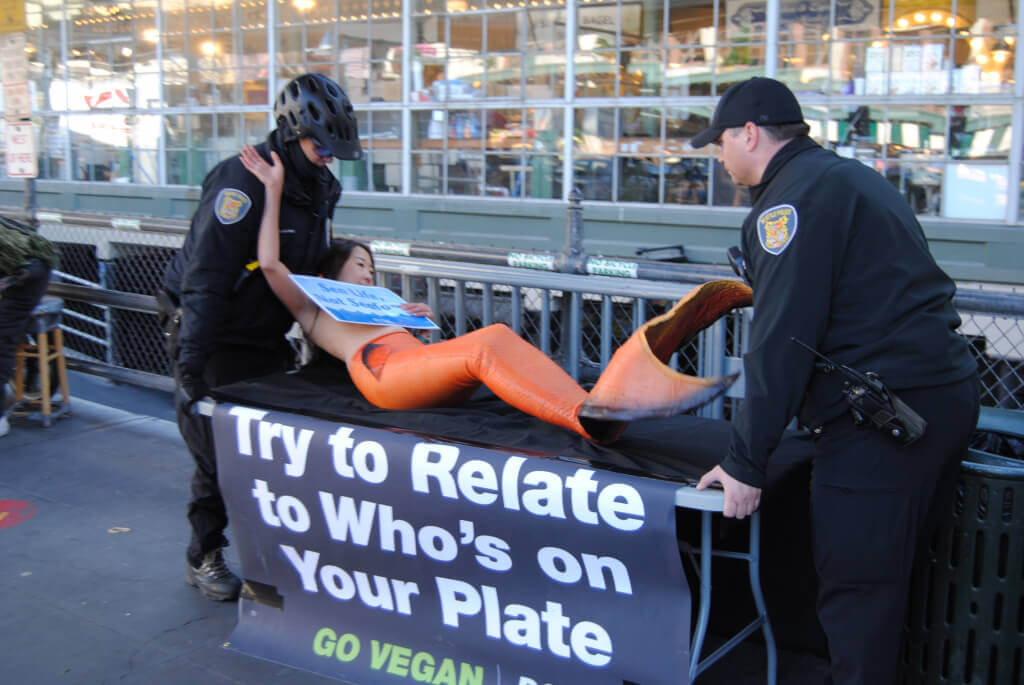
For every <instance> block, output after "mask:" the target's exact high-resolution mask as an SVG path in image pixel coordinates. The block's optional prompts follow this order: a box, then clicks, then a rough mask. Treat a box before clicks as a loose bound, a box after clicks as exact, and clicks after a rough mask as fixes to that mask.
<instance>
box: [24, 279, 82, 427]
mask: <svg viewBox="0 0 1024 685" xmlns="http://www.w3.org/2000/svg"><path fill="white" fill-rule="evenodd" d="M63 309H64V300H62V299H60V298H59V297H53V296H50V295H46V296H44V297H43V299H42V301H41V302H40V303H39V304H38V305H37V306H36V308H35V309H33V310H32V318H31V319H29V323H28V327H27V328H26V330H25V332H26V333H27V334H29V335H31V336H32V337H33V338H34V340H35V343H34V344H33V343H31V342H27V341H26V342H23V343H21V344H20V345H18V350H17V352H16V354H15V364H14V405H13V406H12V407H11V414H12V415H14V416H28V417H29V418H38V419H41V420H42V422H43V425H44V426H47V427H49V426H50V425H51V424H52V423H53V421H54V419H58V418H60V417H61V416H64V415H65V414H69V413H70V412H71V394H70V393H69V392H68V371H67V364H66V362H65V360H64V332H63V331H61V329H60V321H61V312H62V311H63ZM51 335H52V336H53V339H52V341H51V339H50V336H51ZM51 342H52V343H53V346H52V348H51V346H50V343H51ZM26 359H35V360H37V364H38V365H39V399H26V398H25V360H26ZM54 360H56V361H57V379H56V380H57V381H58V382H59V383H60V396H61V401H60V402H52V401H51V399H50V398H51V394H52V393H53V392H54V390H56V388H51V384H52V383H53V380H54V379H52V378H50V362H52V361H54ZM35 407H38V408H39V411H37V412H32V411H31V409H32V408H35Z"/></svg>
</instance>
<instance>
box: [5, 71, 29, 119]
mask: <svg viewBox="0 0 1024 685" xmlns="http://www.w3.org/2000/svg"><path fill="white" fill-rule="evenodd" d="M31 116H32V95H31V93H30V91H29V88H28V83H27V82H26V81H22V82H21V83H10V84H9V83H4V118H5V119H7V121H8V122H11V121H14V122H17V121H18V120H20V119H28V118H29V117H31Z"/></svg>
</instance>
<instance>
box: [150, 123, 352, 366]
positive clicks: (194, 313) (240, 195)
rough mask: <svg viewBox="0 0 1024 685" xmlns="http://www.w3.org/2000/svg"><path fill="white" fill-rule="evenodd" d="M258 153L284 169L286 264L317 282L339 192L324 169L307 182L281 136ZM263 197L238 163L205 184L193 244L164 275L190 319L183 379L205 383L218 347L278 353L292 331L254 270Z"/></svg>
mask: <svg viewBox="0 0 1024 685" xmlns="http://www.w3.org/2000/svg"><path fill="white" fill-rule="evenodd" d="M291 147H294V146H291V145H289V146H288V148H291ZM256 149H257V151H258V152H259V153H260V155H261V156H262V157H263V158H264V159H267V160H269V159H270V150H271V149H273V150H275V151H276V152H277V153H278V156H279V157H280V158H281V160H282V163H283V164H284V165H285V187H284V189H283V192H282V198H281V220H280V227H281V228H280V236H281V252H280V255H281V261H282V262H283V263H284V264H285V265H287V266H288V268H289V269H291V270H292V272H294V273H297V274H313V273H315V271H316V267H317V264H318V263H319V261H320V259H321V258H322V257H323V255H324V254H325V252H326V249H327V246H328V244H329V240H330V222H331V219H332V218H333V215H334V207H335V205H336V204H337V203H338V199H339V198H340V196H341V186H340V185H339V184H338V181H337V179H335V178H334V175H333V174H331V172H330V171H329V170H327V169H326V168H325V169H321V170H320V172H321V173H319V174H318V175H317V176H316V177H315V178H314V182H312V183H310V182H308V181H306V182H303V180H304V179H302V178H301V177H300V175H299V174H298V173H297V172H296V169H295V167H296V163H297V162H296V160H295V158H293V157H291V156H290V155H289V149H286V148H285V146H284V145H283V144H281V143H280V141H279V136H278V134H277V132H276V131H271V133H270V135H269V136H268V138H267V140H266V141H265V142H263V143H261V144H259V145H258V146H256ZM291 152H292V153H293V154H296V153H297V154H301V150H291ZM307 163H308V161H307ZM264 194H265V190H264V186H263V183H262V182H261V181H260V180H259V179H258V178H256V177H255V176H254V175H252V174H251V173H249V171H247V170H246V169H245V167H243V166H242V162H241V161H240V160H239V159H238V157H237V156H235V157H230V158H228V159H225V160H224V161H222V162H220V163H219V164H217V166H215V167H214V168H213V169H211V170H210V173H209V174H207V176H206V178H205V179H204V180H203V186H202V195H201V197H200V200H199V207H198V209H197V210H196V213H195V215H194V216H193V217H192V225H191V227H190V229H189V233H188V236H187V237H186V239H185V243H184V245H183V246H182V248H181V250H179V252H178V253H177V254H176V255H175V257H174V258H173V259H172V260H171V262H170V263H169V264H168V267H167V271H166V272H165V275H164V288H165V289H166V290H167V291H168V292H169V293H170V294H171V295H173V296H174V297H175V298H176V299H177V300H178V301H179V302H180V304H181V306H182V309H183V311H184V316H183V318H182V327H181V331H180V334H179V339H178V359H177V361H178V366H179V367H180V369H181V370H182V372H183V373H186V374H193V375H195V376H201V375H202V372H203V369H204V367H205V365H206V361H207V360H208V359H209V357H210V354H211V353H212V351H213V349H214V346H215V345H220V344H234V345H247V346H252V347H263V348H266V349H275V348H279V347H280V346H281V345H282V344H283V336H284V334H285V333H286V332H287V331H288V329H289V328H290V327H291V324H292V316H291V314H290V313H289V312H288V310H287V309H286V308H285V307H284V305H282V304H281V302H280V301H279V300H278V299H277V296H276V295H274V293H273V291H271V290H270V286H269V285H268V284H267V281H266V278H265V277H264V276H263V274H262V272H260V271H259V269H258V268H256V266H255V265H256V259H257V254H256V249H257V240H258V237H259V226H260V220H261V218H262V216H263V205H264V199H265V195H264Z"/></svg>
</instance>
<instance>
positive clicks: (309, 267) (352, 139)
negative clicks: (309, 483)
mask: <svg viewBox="0 0 1024 685" xmlns="http://www.w3.org/2000/svg"><path fill="white" fill-rule="evenodd" d="M274 119H275V122H276V128H275V129H274V130H272V131H271V132H270V134H269V135H268V136H267V139H266V141H265V142H263V143H261V144H260V145H258V146H257V148H256V149H257V150H258V151H259V152H260V154H261V155H263V157H264V158H266V159H268V160H269V159H270V153H271V152H272V151H273V152H275V153H277V156H278V157H279V158H280V159H281V161H282V162H283V163H284V165H285V169H286V174H285V178H286V181H285V188H284V192H283V197H282V202H281V222H280V225H281V261H283V262H284V263H285V264H287V265H288V268H289V269H291V270H292V271H293V272H295V273H299V274H312V273H316V268H317V265H318V262H319V261H320V259H321V258H322V257H323V255H324V254H325V252H326V250H327V246H328V243H329V241H330V235H331V219H332V217H333V215H334V208H335V205H337V203H338V200H339V199H340V197H341V186H340V185H339V184H338V181H337V179H335V177H334V175H333V174H332V173H331V172H330V170H329V169H328V165H329V164H330V163H331V161H332V160H333V159H335V158H337V159H345V160H357V159H360V158H361V157H362V148H361V147H360V143H359V135H358V130H357V122H356V116H355V113H354V112H353V109H352V104H351V103H350V102H349V99H348V97H347V96H346V95H345V92H344V91H343V90H342V89H341V88H340V87H339V86H338V84H336V83H335V82H334V81H332V80H330V79H329V78H327V77H325V76H323V75H321V74H316V73H308V74H303V75H301V76H298V77H296V78H294V79H293V80H292V81H290V82H289V83H288V84H287V85H286V86H285V87H284V89H283V90H281V92H280V94H279V95H278V96H277V98H276V99H275V100H274ZM263 199H264V192H263V184H262V183H261V182H260V181H259V179H257V178H256V177H255V176H253V175H252V174H250V173H249V172H248V171H246V169H245V168H244V167H243V166H242V163H241V161H240V160H239V159H238V157H237V156H235V157H231V158H229V159H226V160H224V161H222V162H220V163H219V164H218V165H217V166H215V167H214V168H213V169H212V170H211V171H210V173H209V174H208V175H207V176H206V178H205V179H204V181H203V186H202V195H201V197H200V199H199V207H198V209H197V210H196V212H195V215H194V216H193V218H192V225H191V228H190V229H189V233H188V236H187V237H186V239H185V244H184V246H183V247H182V248H181V250H180V251H179V252H178V253H177V254H176V255H175V257H174V258H173V259H172V261H171V262H170V264H169V265H168V267H167V271H166V273H165V275H164V283H163V292H161V293H159V295H158V301H159V302H160V305H161V311H162V324H163V326H164V332H165V335H166V336H167V343H168V353H169V355H170V359H171V363H172V367H173V368H174V371H175V379H176V381H177V386H178V391H177V393H176V398H175V405H176V409H177V415H178V426H179V428H180V430H181V434H182V437H183V438H184V440H185V444H186V445H187V446H188V449H189V451H190V452H191V453H192V457H193V458H194V460H195V463H196V469H195V473H194V475H193V478H192V486H191V487H192V497H191V501H190V502H189V505H188V520H189V523H190V524H191V527H192V538H191V541H190V543H189V546H188V552H187V560H188V565H187V567H186V572H185V580H186V582H188V583H189V584H191V585H193V586H195V587H198V588H199V590H200V591H201V592H202V593H203V594H204V595H205V596H206V597H209V598H210V599H214V600H234V599H237V598H238V593H239V589H240V587H241V582H240V581H239V579H238V577H236V576H235V575H234V574H233V573H232V572H231V571H230V570H229V569H228V568H227V566H226V565H225V563H224V559H223V556H222V554H221V549H222V548H223V547H224V546H226V545H227V544H228V541H227V538H226V537H225V536H224V530H225V528H226V527H227V523H228V520H227V512H226V511H225V507H224V500H223V498H222V497H221V492H220V488H219V487H218V485H217V464H216V460H215V457H214V453H213V441H212V435H211V432H210V425H209V421H208V420H207V419H206V417H203V416H198V415H196V413H195V410H194V407H193V405H194V403H195V402H196V401H197V400H199V399H201V398H202V397H203V396H205V395H206V393H207V391H208V389H209V388H210V387H215V386H218V385H223V384H226V383H233V382H237V381H240V380H244V379H246V378H255V377H257V376H262V375H266V374H270V373H274V372H277V371H281V370H285V369H287V368H288V367H289V365H290V363H291V354H290V348H289V346H288V344H287V341H286V339H285V337H284V334H285V333H286V332H287V330H288V328H289V327H290V326H291V324H292V317H291V315H290V314H289V313H288V310H287V309H285V307H284V305H282V304H281V303H280V301H278V299H277V297H275V296H274V294H273V292H271V290H270V288H269V287H268V285H267V282H266V279H265V278H264V277H263V275H262V274H261V273H260V270H259V264H258V263H257V262H256V243H257V236H258V234H259V226H260V217H261V216H262V215H263Z"/></svg>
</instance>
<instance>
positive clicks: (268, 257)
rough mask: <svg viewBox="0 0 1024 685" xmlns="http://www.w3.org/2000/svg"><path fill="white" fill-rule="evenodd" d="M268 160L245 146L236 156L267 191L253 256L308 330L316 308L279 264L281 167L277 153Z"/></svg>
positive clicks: (268, 279) (277, 293) (280, 295)
mask: <svg viewBox="0 0 1024 685" xmlns="http://www.w3.org/2000/svg"><path fill="white" fill-rule="evenodd" d="M270 156H271V163H269V164H268V163H267V160H265V159H263V157H261V156H260V153H258V152H257V151H256V148H254V147H252V146H251V145H246V146H244V147H243V148H242V152H241V154H240V155H239V158H240V159H241V160H242V165H243V166H244V167H245V168H246V169H248V170H249V172H250V173H252V175H253V176H255V177H256V178H258V179H259V180H260V181H262V182H263V187H264V188H265V190H266V202H265V203H264V206H263V217H262V219H261V221H260V234H259V241H258V243H257V246H256V256H257V259H258V260H259V263H260V270H261V271H262V272H263V275H264V277H266V279H267V283H268V284H270V289H271V290H273V291H274V294H275V295H277V299H279V300H281V303H282V304H284V306H285V307H287V308H288V311H290V312H291V313H292V316H294V317H295V320H296V321H298V322H299V325H300V326H302V328H303V329H304V330H309V327H310V326H311V325H312V323H313V317H314V316H315V315H316V312H317V306H316V305H315V304H314V303H313V302H312V300H310V299H309V298H308V297H306V294H305V293H303V292H302V290H300V289H299V287H298V286H297V285H295V283H294V282H292V279H291V278H289V275H290V274H291V270H290V269H289V268H288V267H287V266H285V265H284V264H283V263H282V262H281V238H280V221H281V189H282V188H284V165H283V164H282V163H281V159H280V158H279V157H278V156H277V153H276V152H273V151H271V153H270Z"/></svg>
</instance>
